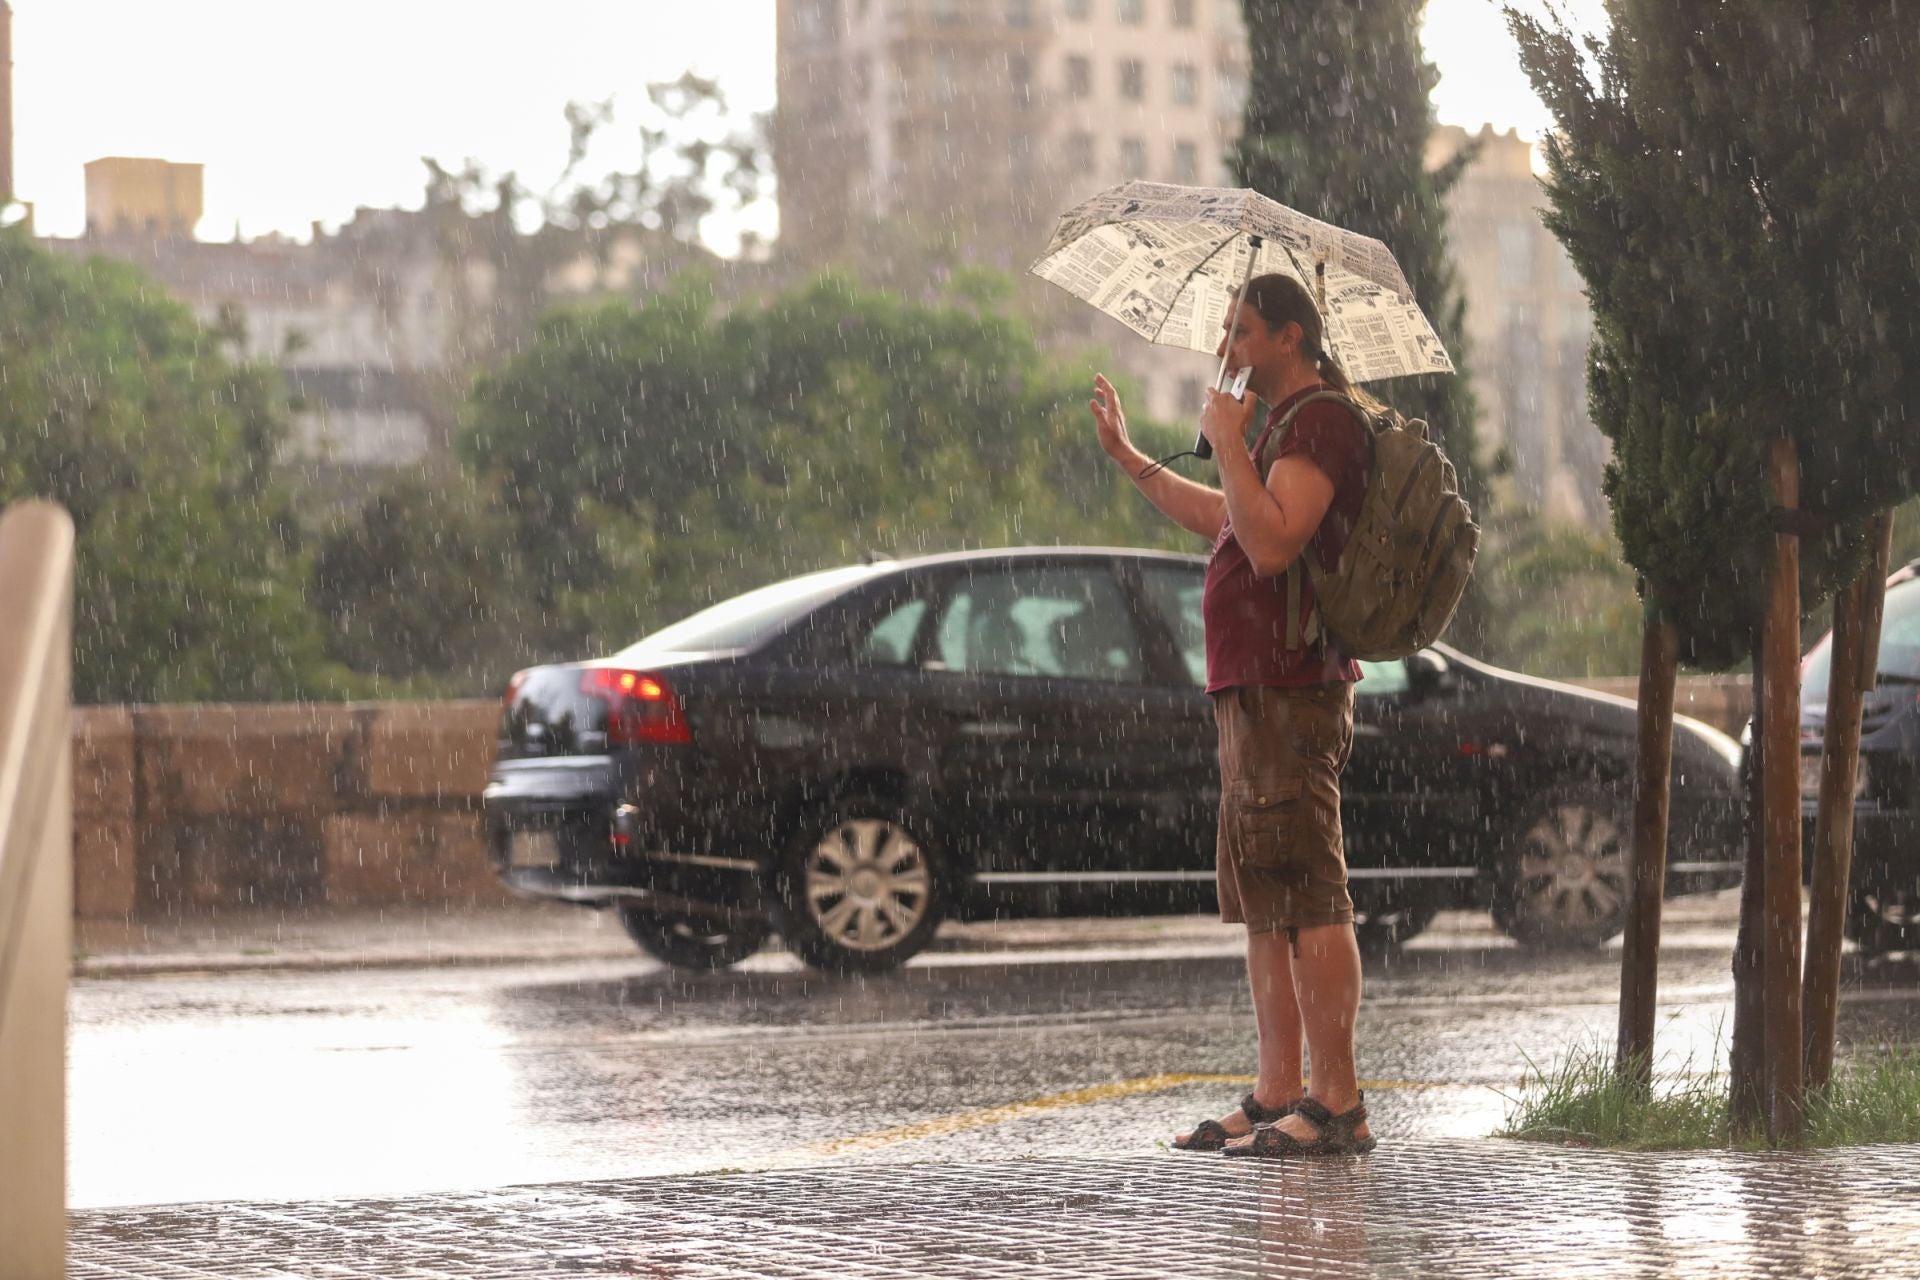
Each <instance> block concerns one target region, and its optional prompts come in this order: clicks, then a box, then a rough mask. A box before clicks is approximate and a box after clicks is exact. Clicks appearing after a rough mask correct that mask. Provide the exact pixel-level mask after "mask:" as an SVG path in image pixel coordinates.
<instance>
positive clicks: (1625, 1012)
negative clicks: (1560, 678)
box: [1614, 607, 1680, 1092]
mask: <svg viewBox="0 0 1920 1280" xmlns="http://www.w3.org/2000/svg"><path fill="white" fill-rule="evenodd" d="M1679 645H1680V642H1679V636H1678V633H1677V632H1676V631H1675V629H1674V626H1673V624H1672V623H1670V622H1666V621H1663V620H1662V619H1661V618H1660V617H1659V615H1658V614H1657V613H1656V612H1655V611H1654V610H1653V609H1652V608H1651V607H1649V608H1648V609H1647V611H1646V625H1645V628H1644V630H1643V631H1642V634H1641V639H1640V703H1639V706H1640V715H1639V738H1640V741H1639V750H1638V752H1637V755H1636V763H1635V771H1634V779H1633V881H1632V884H1633V888H1632V895H1633V896H1632V898H1631V900H1630V901H1629V902H1628V904H1627V932H1626V936H1625V938H1624V939H1623V940H1622V948H1621V954H1620V1040H1619V1050H1618V1056H1617V1059H1616V1062H1615V1067H1614V1069H1615V1070H1616V1071H1617V1072H1619V1073H1620V1075H1621V1076H1622V1077H1623V1078H1625V1079H1627V1080H1629V1081H1631V1082H1632V1083H1633V1084H1634V1085H1636V1086H1637V1087H1638V1088H1639V1089H1640V1090H1641V1091H1642V1092H1645V1091H1647V1090H1649V1089H1651V1087H1652V1085H1653V1024H1654V1006H1655V1003H1656V999H1657V997H1658V994H1659V987H1660V908H1661V904H1662V902H1663V901H1664V900H1665V898H1666V886H1667V801H1668V796H1669V782H1670V777H1671V774H1672V766H1673V683H1674V675H1675V668H1676V667H1677V665H1678V661H1679Z"/></svg>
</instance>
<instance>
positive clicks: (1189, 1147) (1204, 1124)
mask: <svg viewBox="0 0 1920 1280" xmlns="http://www.w3.org/2000/svg"><path fill="white" fill-rule="evenodd" d="M1297 1105H1298V1104H1297V1103H1293V1102H1285V1103H1282V1104H1281V1105H1279V1106H1277V1107H1263V1106H1261V1105H1260V1102H1259V1100H1258V1099H1256V1098H1255V1097H1254V1096H1253V1095H1252V1094H1251V1093H1249V1094H1248V1095H1247V1096H1246V1097H1244V1098H1242V1099H1240V1111H1241V1114H1243V1115H1245V1116H1246V1117H1247V1122H1248V1123H1249V1124H1251V1125H1252V1126H1253V1128H1254V1132H1256V1133H1257V1132H1259V1130H1260V1128H1261V1127H1262V1126H1263V1125H1270V1124H1272V1123H1273V1122H1274V1121H1276V1120H1281V1119H1284V1118H1285V1117H1287V1116H1290V1115H1292V1114H1293V1109H1294V1107H1295V1106H1297ZM1245 1136H1246V1135H1245V1134H1238V1133H1228V1132H1227V1126H1225V1125H1223V1124H1221V1123H1220V1122H1219V1121H1218V1120H1202V1121H1201V1122H1200V1123H1199V1124H1198V1125H1195V1126H1194V1130H1193V1132H1192V1133H1190V1134H1188V1135H1187V1136H1186V1137H1184V1138H1175V1139H1174V1140H1173V1149H1174V1150H1175V1151H1224V1150H1226V1147H1227V1143H1228V1141H1229V1140H1231V1139H1233V1138H1240V1137H1245Z"/></svg>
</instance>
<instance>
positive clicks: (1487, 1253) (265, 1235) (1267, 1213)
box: [68, 1140, 1920, 1280]
mask: <svg viewBox="0 0 1920 1280" xmlns="http://www.w3.org/2000/svg"><path fill="white" fill-rule="evenodd" d="M1917 1181H1920V1149H1916V1148H1913V1147H1893V1146H1889V1147H1869V1148H1857V1149H1854V1150H1852V1151H1849V1152H1846V1153H1844V1154H1841V1153H1808V1154H1792V1155H1785V1154H1763V1155H1744V1154H1734V1153H1712V1154H1697V1153H1690V1154H1664V1155H1624V1154H1616V1153H1608V1152H1595V1151H1578V1150H1566V1149H1558V1148H1546V1147H1538V1146H1532V1145H1528V1144H1521V1143H1510V1142H1499V1141H1491V1140H1483V1141H1460V1142H1404V1143H1397V1144H1394V1145H1392V1146H1389V1147H1383V1148H1382V1149H1381V1150H1380V1151H1378V1152H1376V1153H1375V1154H1374V1155H1372V1156H1369V1157H1364V1158H1360V1159H1354V1160H1337V1161H1318V1162H1307V1163H1284V1164H1283V1163H1271V1162H1264V1161H1245V1162H1242V1161H1230V1160H1225V1159H1222V1158H1220V1157H1217V1156H1188V1155H1176V1154H1171V1153H1168V1154H1140V1155H1127V1156H1118V1157H1112V1158H1106V1159H1088V1160H1059V1159H1044V1160H1018V1161H1006V1162H998V1163H964V1164H918V1165H901V1164H891V1165H875V1164H857V1163H840V1164H834V1165H831V1166H827V1167H817V1168H798V1169H786V1170H779V1171H770V1172H759V1173H731V1172H719V1173H713V1174H707V1175H695V1176H678V1177H661V1178H647V1179H633V1180H625V1181H603V1182H584V1183H572V1184H564V1185H552V1186H538V1187H517V1188H507V1189H503V1190H494V1191H475V1192H459V1193H447V1194H440V1195H426V1196H415V1197H407V1198H398V1199H371V1200H357V1201H306V1202H292V1203H263V1202H252V1203H225V1204H194V1205H175V1206H164V1207H155V1208H141V1209H110V1210H94V1211H88V1212H82V1213H77V1214H74V1215H72V1218H71V1258H70V1264H69V1273H68V1274H69V1275H70V1276H72V1277H74V1280H86V1278H89V1277H139V1278H140V1280H159V1278H161V1277H181V1278H183V1280H184V1278H186V1277H221V1278H226V1280H233V1278H239V1277H250V1278H251V1277H259V1278H264V1277H295V1276H297V1277H309V1276H312V1277H379V1278H381V1280H397V1278H398V1277H420V1278H422V1280H427V1278H431V1277H533V1276H542V1277H545V1276H567V1275H581V1276H645V1277H673V1278H679V1277H687V1278H689V1280H698V1278H709V1277H734V1276H770V1277H771V1276H823V1275H831V1276H834V1277H839V1278H844V1280H853V1278H855V1277H864V1276H875V1277H878V1276H901V1277H905V1276H913V1277H969V1278H972V1277H986V1276H991V1277H996V1278H997V1277H1020V1278H1023V1280H1024V1278H1027V1277H1032V1278H1033V1280H1040V1278H1041V1277H1068V1276H1075V1277H1122V1276H1129V1277H1159V1276H1181V1277H1185V1276H1195V1277H1198V1276H1263V1277H1264V1276H1273V1277H1282V1276H1332V1277H1339V1276H1422V1277H1427V1276H1438V1277H1451V1276H1462V1277H1465V1276H1472V1277H1482V1276H1490V1275H1499V1276H1516V1277H1528V1276H1542V1277H1544V1276H1571V1275H1577V1276H1642V1275H1645V1276H1654V1275H1705V1274H1711V1275H1714V1276H1722V1277H1745V1276H1876V1277H1877V1276H1886V1275H1911V1274H1914V1272H1915V1269H1916V1268H1917V1267H1920V1194H1916V1183H1917Z"/></svg>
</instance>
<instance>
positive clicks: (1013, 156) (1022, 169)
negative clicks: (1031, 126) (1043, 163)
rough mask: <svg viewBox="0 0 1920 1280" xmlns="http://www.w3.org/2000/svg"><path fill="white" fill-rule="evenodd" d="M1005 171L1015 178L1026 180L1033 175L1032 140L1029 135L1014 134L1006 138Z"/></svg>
mask: <svg viewBox="0 0 1920 1280" xmlns="http://www.w3.org/2000/svg"><path fill="white" fill-rule="evenodd" d="M1007 170H1008V172H1009V173H1011V174H1012V175H1013V176H1014V177H1015V178H1026V177H1030V176H1031V175H1032V174H1033V138H1032V136H1031V135H1028V134H1024V133H1015V134H1011V135H1009V136H1008V138H1007Z"/></svg>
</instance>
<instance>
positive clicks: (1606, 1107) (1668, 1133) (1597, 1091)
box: [1494, 1043, 1920, 1151]
mask: <svg viewBox="0 0 1920 1280" xmlns="http://www.w3.org/2000/svg"><path fill="white" fill-rule="evenodd" d="M1709 1061H1710V1062H1711V1063H1712V1064H1713V1065H1712V1066H1711V1067H1710V1068H1709V1069H1708V1070H1706V1071H1705V1072H1695V1071H1694V1070H1692V1060H1691V1059H1689V1060H1688V1061H1687V1062H1685V1063H1683V1064H1681V1066H1680V1067H1679V1068H1678V1069H1676V1070H1671V1071H1658V1070H1656V1071H1655V1072H1654V1073H1653V1087H1652V1089H1651V1090H1650V1091H1642V1090H1640V1089H1637V1088H1635V1087H1634V1086H1632V1085H1630V1084H1628V1083H1627V1082H1626V1081H1624V1080H1623V1079H1621V1078H1620V1077H1619V1076H1618V1075H1616V1074H1615V1072H1614V1069H1613V1054H1612V1052H1611V1051H1610V1050H1608V1049H1607V1048H1605V1047H1603V1046H1601V1045H1599V1044H1597V1043H1596V1044H1587V1045H1580V1046H1576V1047H1575V1048H1573V1049H1572V1050H1571V1051H1569V1052H1568V1053H1567V1055H1566V1056H1565V1057H1564V1058H1563V1059H1562V1060H1561V1061H1560V1062H1559V1063H1558V1064H1557V1065H1555V1066H1553V1067H1551V1068H1542V1067H1541V1066H1540V1065H1539V1064H1537V1063H1535V1062H1534V1061H1533V1060H1532V1059H1530V1058H1529V1059H1527V1069H1526V1071H1525V1072H1524V1073H1523V1074H1522V1076H1521V1080H1520V1090H1519V1093H1518V1094H1517V1095H1515V1094H1508V1095H1505V1096H1506V1099H1507V1103H1508V1108H1507V1119H1506V1124H1505V1125H1504V1126H1503V1127H1502V1128H1501V1129H1500V1130H1499V1131H1498V1132H1496V1133H1495V1134H1494V1136H1495V1137H1497V1138H1515V1139H1519V1140H1522V1141H1527V1142H1552V1143H1559V1144H1562V1145H1568V1146H1582V1147H1608V1148H1612V1149H1615V1150H1621V1151H1685V1150H1702V1149H1711V1148H1723V1149H1724V1148H1727V1147H1729V1146H1731V1145H1733V1142H1732V1138H1731V1127H1730V1123H1729V1116H1728V1093H1729V1081H1728V1078H1727V1075H1726V1072H1725V1070H1724V1069H1723V1068H1722V1066H1721V1065H1720V1064H1721V1062H1722V1055H1721V1053H1720V1046H1719V1044H1718V1043H1716V1044H1715V1045H1714V1048H1713V1051H1712V1056H1711V1057H1710V1059H1709ZM1875 1142H1920V1050H1915V1049H1911V1048H1896V1049H1890V1050H1882V1051H1880V1052H1877V1053H1872V1054H1864V1055H1861V1056H1859V1057H1856V1058H1854V1059H1852V1060H1851V1061H1847V1062H1843V1063H1842V1064H1841V1065H1840V1066H1839V1067H1838V1068H1837V1069H1836V1070H1835V1073H1834V1078H1833V1081H1832V1083H1830V1084H1829V1085H1828V1086H1827V1087H1826V1088H1825V1089H1819V1090H1813V1091H1810V1092H1809V1094H1808V1096H1807V1126H1806V1143H1805V1145H1807V1146H1809V1147H1846V1146H1857V1145H1861V1144H1865V1143H1875ZM1741 1145H1760V1144H1741Z"/></svg>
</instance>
